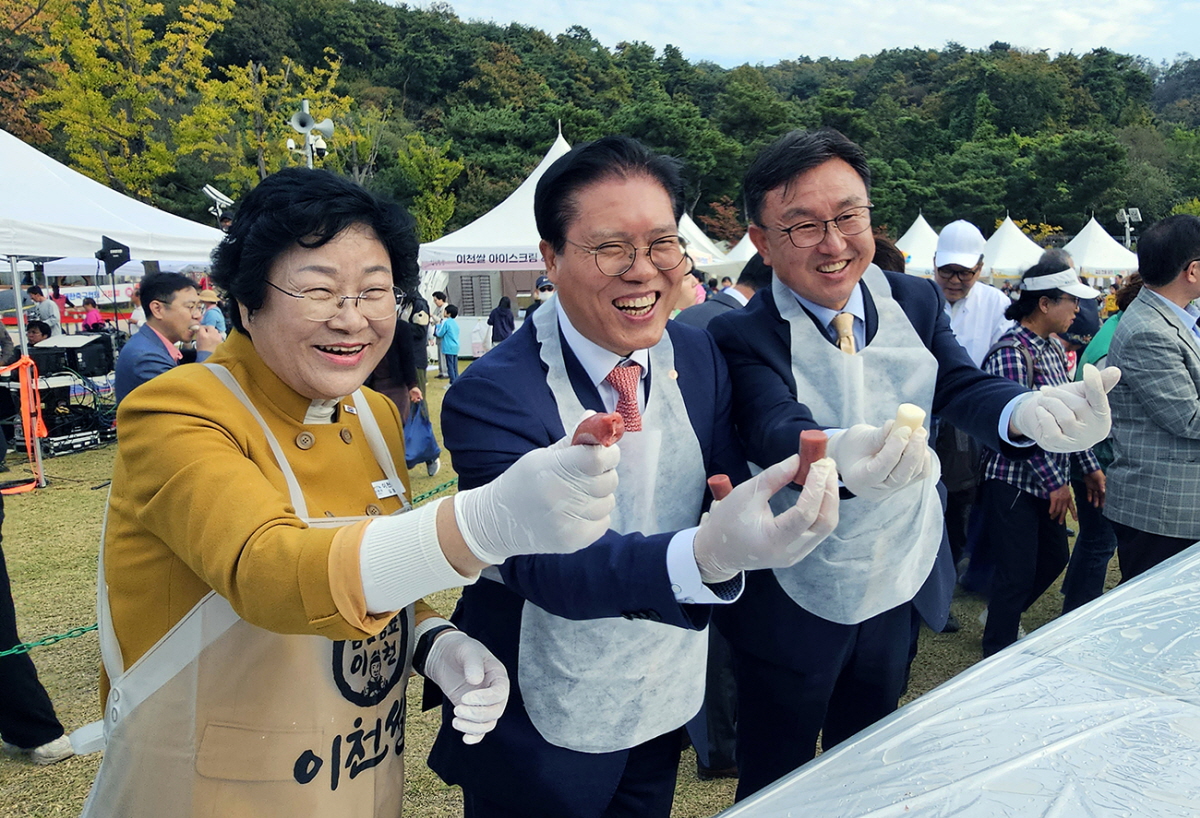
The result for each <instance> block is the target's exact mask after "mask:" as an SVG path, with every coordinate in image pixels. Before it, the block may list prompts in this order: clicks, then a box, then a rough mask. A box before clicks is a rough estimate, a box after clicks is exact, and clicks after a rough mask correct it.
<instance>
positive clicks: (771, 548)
mask: <svg viewBox="0 0 1200 818" xmlns="http://www.w3.org/2000/svg"><path fill="white" fill-rule="evenodd" d="M799 465H800V455H798V454H794V455H792V456H791V457H789V458H788V459H787V460H784V461H783V462H782V463H776V464H775V465H774V466H772V467H771V468H769V469H767V470H766V471H763V472H760V473H759V474H758V475H757V476H756V477H754V478H752V479H750V480H747V481H746V482H745V483H742V484H741V485H740V486H738V487H737V488H735V489H734V490H733V491H732V492H730V493H729V496H728V497H726V498H725V499H724V500H722V501H721V502H719V503H713V504H712V508H711V509H710V510H709V512H708V514H706V515H705V518H704V520H703V521H702V522H701V523H700V528H699V529H698V530H697V531H696V536H695V539H694V540H693V541H692V550H693V552H694V553H695V555H696V565H697V566H698V567H699V568H700V578H701V579H703V580H704V581H705V582H709V583H712V582H724V581H726V580H728V579H732V578H733V577H735V576H736V575H737V574H738V572H739V571H752V570H758V569H762V568H786V567H788V566H789V565H794V564H796V563H797V562H799V561H800V560H802V559H804V558H805V557H806V556H808V555H809V553H810V552H811V551H812V550H813V549H814V548H816V547H817V545H818V544H819V543H820V542H821V541H822V540H824V539H825V538H826V537H828V536H829V535H830V534H831V533H832V532H833V530H834V529H835V528H837V523H838V485H837V469H836V468H835V467H834V465H833V461H832V460H830V459H829V458H827V457H823V458H821V459H820V460H818V461H816V462H815V463H813V464H812V467H811V468H810V469H809V472H808V478H807V479H806V480H805V481H804V491H802V492H800V497H799V499H797V500H796V504H795V505H794V506H792V507H791V508H789V509H788V510H787V511H785V512H783V513H782V514H780V515H779V516H778V517H776V516H775V515H774V514H773V513H772V512H771V507H770V505H768V503H769V501H770V499H771V497H772V495H774V494H775V492H777V491H779V490H780V489H781V488H783V487H784V486H786V485H787V484H788V483H790V482H792V478H793V477H794V476H795V474H796V467H797V466H799Z"/></svg>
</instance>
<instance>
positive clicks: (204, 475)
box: [101, 331, 436, 703]
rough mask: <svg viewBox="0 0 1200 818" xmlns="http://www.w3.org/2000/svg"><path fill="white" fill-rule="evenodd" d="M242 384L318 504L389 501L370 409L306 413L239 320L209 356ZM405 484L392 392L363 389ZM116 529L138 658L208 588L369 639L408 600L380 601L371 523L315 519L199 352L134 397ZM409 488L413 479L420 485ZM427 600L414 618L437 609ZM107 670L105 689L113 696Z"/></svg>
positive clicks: (364, 509) (245, 613)
mask: <svg viewBox="0 0 1200 818" xmlns="http://www.w3.org/2000/svg"><path fill="white" fill-rule="evenodd" d="M208 362H209V363H213V364H221V365H223V366H225V367H226V368H227V369H229V371H230V372H232V373H233V376H234V377H235V378H236V379H237V381H238V382H239V383H240V384H241V385H242V388H243V389H245V391H246V393H247V395H248V396H249V397H250V400H251V402H252V403H253V404H254V405H255V406H256V407H257V408H258V410H259V412H260V413H261V414H262V415H263V417H264V418H265V420H266V422H267V425H268V426H269V427H270V429H271V430H272V432H274V434H275V436H276V438H277V439H278V440H279V442H280V445H281V446H282V447H283V449H284V452H285V454H286V456H287V459H288V462H289V463H290V464H291V466H292V469H293V470H294V472H295V473H296V477H297V480H298V481H299V483H300V485H301V486H303V488H304V496H305V501H306V502H307V503H308V513H309V514H310V515H311V516H321V515H324V516H330V517H349V516H360V515H374V514H390V513H392V512H393V511H396V510H397V509H399V508H400V503H399V500H398V499H397V498H395V497H389V498H386V499H378V498H377V497H376V496H375V492H374V490H373V489H372V486H371V484H372V482H374V481H377V480H381V479H383V477H384V475H383V472H382V470H381V469H380V467H379V465H378V464H377V463H376V461H375V458H374V456H373V455H372V454H371V451H370V449H369V448H368V446H367V442H366V438H365V436H364V434H363V432H362V425H361V423H360V422H359V419H358V416H357V415H355V414H353V413H352V412H348V411H346V410H345V407H346V406H347V405H349V403H350V402H349V400H348V399H346V400H344V401H342V402H341V403H340V404H339V406H338V410H337V413H336V415H335V418H334V422H333V423H330V424H320V425H305V424H304V423H303V422H302V421H303V418H304V416H305V412H306V410H307V409H308V407H309V405H310V401H309V399H308V398H305V397H302V396H301V395H299V394H297V393H296V392H294V391H292V390H291V389H290V388H289V387H287V386H286V385H285V384H284V383H283V382H282V381H280V380H279V378H278V377H277V376H276V375H275V374H274V372H272V371H271V370H270V369H268V368H267V366H266V364H264V363H263V361H262V359H260V358H259V357H258V354H257V353H256V352H255V350H254V346H253V344H252V343H251V342H250V340H249V339H248V338H247V337H246V336H245V335H243V334H242V333H240V332H236V331H235V332H233V333H232V334H231V335H230V337H229V338H228V339H227V340H226V341H225V342H224V343H222V344H221V346H220V347H219V348H218V349H217V351H216V352H215V353H214V354H213V355H212V357H211V358H209V360H208ZM363 391H364V392H365V393H366V395H367V400H368V403H369V405H370V407H371V410H372V412H373V413H374V415H375V419H376V421H377V422H378V423H379V426H380V428H381V431H382V432H383V437H384V439H385V440H386V441H387V443H388V447H389V449H390V450H391V453H392V457H393V459H394V461H395V463H396V464H397V470H398V472H399V474H400V475H401V478H402V480H403V481H404V484H405V490H406V491H408V488H409V484H408V473H407V471H406V470H405V468H404V442H403V441H404V436H403V431H402V426H401V423H400V418H399V415H398V412H397V410H396V407H395V405H394V404H393V403H392V402H391V401H390V400H388V399H387V398H385V397H383V396H381V395H378V394H376V393H374V392H371V391H370V390H366V389H364V390H363ZM117 432H118V437H117V440H118V446H117V458H116V464H115V468H114V471H113V481H112V494H111V497H110V500H109V508H108V521H107V528H106V533H105V573H106V578H107V582H108V588H109V603H110V606H111V611H112V619H113V625H114V629H115V631H116V634H117V637H118V641H119V642H120V646H121V652H122V656H123V659H124V665H125V667H127V668H128V667H130V666H131V665H132V664H133V663H134V662H135V661H137V660H138V658H139V657H141V656H142V654H144V653H145V652H146V651H147V650H148V649H149V648H150V647H151V646H152V645H153V644H154V643H155V642H157V641H158V640H159V639H160V638H161V637H162V636H163V635H164V634H165V633H166V632H167V631H168V630H170V628H171V627H172V626H173V625H174V624H175V623H176V622H178V621H179V620H180V619H181V618H182V617H183V616H184V615H185V614H186V613H187V612H188V611H189V610H191V609H192V607H193V606H195V604H196V603H197V602H198V601H199V600H200V599H201V598H202V597H203V596H204V595H205V594H207V593H208V592H209V591H210V590H215V591H216V592H217V593H218V594H220V595H221V596H223V597H225V599H227V600H228V601H229V603H230V604H231V605H232V607H233V608H234V610H235V611H236V612H237V613H238V615H239V616H240V617H241V618H242V619H244V620H246V621H247V622H249V623H251V624H253V625H257V626H258V627H260V628H265V629H267V630H270V631H274V632H278V633H295V634H318V635H321V636H325V637H328V638H329V639H335V640H340V639H361V638H365V637H366V636H368V635H372V634H375V633H377V632H378V631H379V630H381V629H382V628H383V627H384V626H385V625H386V624H387V623H388V622H389V621H390V620H391V619H392V617H393V616H394V613H395V612H391V613H386V614H380V615H378V616H370V615H369V614H367V613H366V606H365V603H364V601H363V598H362V587H361V580H360V578H359V570H358V546H359V542H360V540H361V536H362V530H363V528H364V527H365V525H366V523H365V522H361V523H355V524H352V525H348V526H343V527H340V528H312V527H309V526H308V525H306V524H305V523H304V521H303V520H301V519H300V518H299V517H297V516H296V513H295V510H294V509H293V508H292V506H291V503H290V501H289V499H288V490H287V486H286V483H285V482H284V477H283V472H282V471H280V469H279V467H278V465H277V464H276V462H275V458H274V456H273V455H272V453H271V450H270V448H269V446H268V444H267V441H266V438H265V436H264V435H263V433H262V430H261V428H260V427H259V425H258V423H257V422H256V421H255V420H254V419H253V418H252V417H251V416H250V414H249V413H248V412H247V411H246V409H245V408H244V407H243V406H242V404H241V403H240V402H238V400H237V399H236V398H235V397H234V396H233V394H232V393H230V392H229V390H228V389H227V388H225V386H223V385H222V384H221V383H220V382H219V381H218V380H217V379H216V377H215V376H214V375H213V374H212V373H211V372H209V371H207V370H206V369H205V368H204V367H202V366H201V365H198V364H195V365H192V364H189V365H185V366H181V367H177V368H176V369H173V370H171V371H170V372H166V373H164V374H162V375H159V376H158V377H156V378H154V379H153V380H151V381H148V382H146V383H144V384H142V385H141V386H139V387H138V388H137V389H135V390H133V391H132V392H131V393H130V394H129V396H128V397H127V398H126V399H125V400H124V401H122V402H121V407H120V409H119V411H118V413H117ZM409 496H411V494H410V495H409ZM435 615H436V613H435V612H434V611H433V610H432V609H430V608H429V607H428V606H427V605H425V604H424V603H423V602H420V601H418V602H417V604H416V620H417V621H418V622H420V621H421V620H423V619H425V618H427V617H429V616H435ZM107 688H108V685H107V680H106V679H102V682H101V702H102V703H103V701H104V698H105V697H106V696H107Z"/></svg>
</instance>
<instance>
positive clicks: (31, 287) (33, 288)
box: [26, 284, 44, 295]
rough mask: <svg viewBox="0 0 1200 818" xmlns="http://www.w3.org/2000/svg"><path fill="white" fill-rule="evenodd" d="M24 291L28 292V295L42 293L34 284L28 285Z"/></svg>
mask: <svg viewBox="0 0 1200 818" xmlns="http://www.w3.org/2000/svg"><path fill="white" fill-rule="evenodd" d="M26 292H28V293H29V294H30V295H44V293H43V292H42V288H41V287H39V286H38V285H36V284H31V285H29V289H28V290H26Z"/></svg>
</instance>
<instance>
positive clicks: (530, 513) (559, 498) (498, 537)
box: [454, 412, 621, 565]
mask: <svg viewBox="0 0 1200 818" xmlns="http://www.w3.org/2000/svg"><path fill="white" fill-rule="evenodd" d="M589 414H595V413H594V412H593V413H589ZM585 417H586V416H585ZM571 437H572V435H571V434H568V435H567V436H566V437H564V438H563V439H562V440H559V441H558V442H557V443H555V444H554V445H553V446H549V447H547V448H544V449H534V450H533V451H532V452H526V453H525V454H524V455H523V456H522V457H521V459H520V460H518V461H517V462H516V463H513V464H512V465H511V466H509V467H508V469H507V470H506V471H505V472H504V473H503V474H501V475H500V476H499V477H497V478H496V479H495V480H493V481H492V482H490V483H488V484H487V485H486V486H480V487H479V488H476V489H468V490H466V491H460V492H458V494H456V495H455V496H454V518H455V521H456V522H457V523H458V530H459V533H460V534H462V537H463V539H464V540H465V541H466V543H467V547H468V548H470V549H471V553H472V554H474V555H475V556H476V557H478V558H479V559H480V560H482V561H484V562H487V563H491V564H492V565H499V564H500V563H502V562H504V561H505V560H506V559H508V558H509V557H512V556H515V555H517V554H570V553H572V552H574V551H578V550H579V549H581V548H586V547H587V546H589V545H591V544H592V543H594V542H595V541H596V540H598V539H600V537H601V536H602V535H603V534H604V532H605V531H607V530H608V516H609V514H610V513H611V512H612V510H613V507H614V506H615V505H616V502H617V501H616V498H615V497H613V492H615V491H616V490H617V464H618V463H619V462H620V461H621V450H620V449H619V448H617V447H616V446H572V445H571Z"/></svg>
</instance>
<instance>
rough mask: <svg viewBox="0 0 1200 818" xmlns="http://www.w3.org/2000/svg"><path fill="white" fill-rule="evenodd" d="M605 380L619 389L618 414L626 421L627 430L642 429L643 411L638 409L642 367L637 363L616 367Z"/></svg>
mask: <svg viewBox="0 0 1200 818" xmlns="http://www.w3.org/2000/svg"><path fill="white" fill-rule="evenodd" d="M604 380H606V381H608V382H609V383H610V384H612V387H613V389H616V390H617V414H619V415H620V416H621V420H623V421H625V431H627V432H640V431H642V413H641V412H640V411H638V387H639V385H640V382H641V380H642V367H641V366H640V365H639V364H636V363H631V364H629V365H628V366H618V367H614V368H613V371H612V372H609V373H608V376H607V377H606V378H605V379H604Z"/></svg>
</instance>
